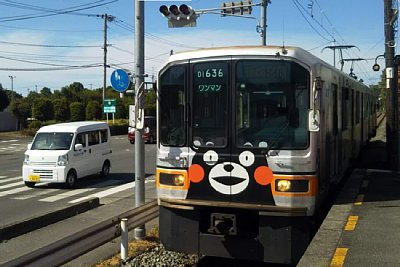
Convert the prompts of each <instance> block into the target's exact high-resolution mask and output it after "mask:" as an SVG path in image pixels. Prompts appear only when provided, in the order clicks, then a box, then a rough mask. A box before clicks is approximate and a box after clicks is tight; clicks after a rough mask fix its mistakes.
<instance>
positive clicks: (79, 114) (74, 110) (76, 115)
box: [69, 102, 85, 121]
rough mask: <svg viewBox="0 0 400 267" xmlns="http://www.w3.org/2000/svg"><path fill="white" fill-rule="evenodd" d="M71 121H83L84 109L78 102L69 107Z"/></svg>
mask: <svg viewBox="0 0 400 267" xmlns="http://www.w3.org/2000/svg"><path fill="white" fill-rule="evenodd" d="M69 110H70V113H71V121H83V120H84V119H85V109H84V107H83V104H82V103H80V102H72V103H71V104H70V105H69Z"/></svg>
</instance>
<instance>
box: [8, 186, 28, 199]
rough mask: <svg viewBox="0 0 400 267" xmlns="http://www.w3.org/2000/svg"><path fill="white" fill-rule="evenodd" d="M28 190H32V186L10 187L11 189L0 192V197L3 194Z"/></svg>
mask: <svg viewBox="0 0 400 267" xmlns="http://www.w3.org/2000/svg"><path fill="white" fill-rule="evenodd" d="M28 190H32V188H29V187H19V188H15V189H12V190H8V191H4V192H0V197H4V196H8V195H12V194H16V193H21V192H25V191H28Z"/></svg>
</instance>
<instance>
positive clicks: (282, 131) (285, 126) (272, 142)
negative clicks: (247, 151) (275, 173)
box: [261, 121, 289, 155]
mask: <svg viewBox="0 0 400 267" xmlns="http://www.w3.org/2000/svg"><path fill="white" fill-rule="evenodd" d="M288 127H289V121H287V122H286V123H285V124H283V125H282V127H281V128H280V129H279V131H278V133H277V134H276V135H275V136H274V137H273V138H272V141H271V144H268V143H267V144H268V146H267V147H266V149H263V150H261V154H263V155H266V154H267V153H268V152H269V151H270V150H271V149H272V148H273V147H275V145H276V144H277V143H278V141H279V140H280V139H281V137H282V135H283V133H284V132H285V131H286V129H287V128H288Z"/></svg>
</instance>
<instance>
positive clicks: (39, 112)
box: [32, 97, 54, 121]
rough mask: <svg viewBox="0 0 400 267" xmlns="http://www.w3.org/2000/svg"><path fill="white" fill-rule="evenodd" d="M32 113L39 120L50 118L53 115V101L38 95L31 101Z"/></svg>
mask: <svg viewBox="0 0 400 267" xmlns="http://www.w3.org/2000/svg"><path fill="white" fill-rule="evenodd" d="M32 115H33V117H34V118H35V119H37V120H39V121H47V120H51V119H53V117H54V107H53V102H51V100H50V99H48V98H44V97H39V98H38V99H36V100H35V101H34V102H33V107H32Z"/></svg>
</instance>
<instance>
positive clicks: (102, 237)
mask: <svg viewBox="0 0 400 267" xmlns="http://www.w3.org/2000/svg"><path fill="white" fill-rule="evenodd" d="M158 214H159V209H158V205H157V200H153V201H151V202H149V203H146V204H145V205H143V206H140V207H138V208H134V209H132V210H130V211H127V212H124V213H122V214H120V215H118V216H114V217H113V218H111V219H108V220H105V221H103V222H100V223H98V224H96V225H93V226H91V227H89V228H87V229H84V230H82V231H80V232H77V233H75V234H72V235H70V236H67V237H65V238H63V239H61V240H59V241H56V242H54V243H52V244H49V245H47V246H45V247H43V248H40V249H37V250H35V251H33V252H30V253H27V254H25V255H23V256H21V257H19V258H16V259H13V260H11V261H8V262H6V263H4V264H3V265H2V266H4V267H8V266H33V267H34V266H38V267H39V266H40V267H42V266H60V265H62V264H65V263H68V262H70V261H71V260H73V259H75V258H77V257H79V256H81V255H83V254H85V253H87V252H89V251H91V250H93V249H95V248H97V247H99V246H101V245H103V244H105V243H107V242H109V241H111V240H113V239H115V238H117V237H119V236H120V234H121V229H120V221H121V219H123V218H127V219H128V223H127V226H128V229H129V230H131V229H133V228H136V227H138V226H140V225H143V224H145V223H146V222H148V221H150V220H152V219H154V218H156V217H158Z"/></svg>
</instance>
